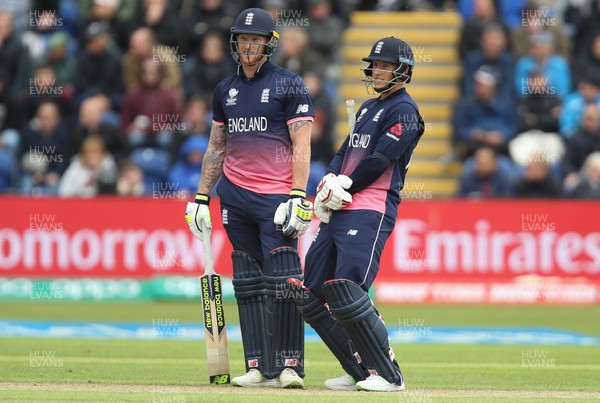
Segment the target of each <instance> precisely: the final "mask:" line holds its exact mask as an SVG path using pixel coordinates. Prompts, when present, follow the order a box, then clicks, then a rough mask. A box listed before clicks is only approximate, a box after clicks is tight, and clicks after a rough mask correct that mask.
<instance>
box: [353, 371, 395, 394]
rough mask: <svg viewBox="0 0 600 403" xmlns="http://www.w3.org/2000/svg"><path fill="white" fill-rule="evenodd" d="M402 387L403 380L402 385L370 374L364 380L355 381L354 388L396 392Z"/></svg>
mask: <svg viewBox="0 0 600 403" xmlns="http://www.w3.org/2000/svg"><path fill="white" fill-rule="evenodd" d="M403 389H404V382H402V385H398V384H397V383H389V382H388V381H386V380H385V378H383V377H381V376H379V375H370V376H369V377H368V378H367V379H365V380H364V381H359V382H356V390H367V391H373V392H396V391H400V390H403Z"/></svg>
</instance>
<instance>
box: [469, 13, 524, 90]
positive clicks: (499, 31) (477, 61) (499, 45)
mask: <svg viewBox="0 0 600 403" xmlns="http://www.w3.org/2000/svg"><path fill="white" fill-rule="evenodd" d="M484 65H485V66H488V68H490V69H493V71H494V74H495V76H496V77H498V80H499V82H498V94H500V95H502V96H505V97H512V95H513V90H512V83H513V81H514V69H515V61H514V59H513V56H512V54H511V53H510V52H509V51H508V50H507V49H506V33H505V31H504V28H503V27H502V26H501V25H498V24H494V23H490V24H487V25H485V27H484V28H483V33H482V35H481V48H480V49H476V50H473V51H471V52H469V53H468V54H467V55H466V60H465V69H464V74H463V79H462V89H463V94H464V95H467V94H472V93H473V75H474V74H475V72H476V71H477V70H479V68H481V67H482V66H484Z"/></svg>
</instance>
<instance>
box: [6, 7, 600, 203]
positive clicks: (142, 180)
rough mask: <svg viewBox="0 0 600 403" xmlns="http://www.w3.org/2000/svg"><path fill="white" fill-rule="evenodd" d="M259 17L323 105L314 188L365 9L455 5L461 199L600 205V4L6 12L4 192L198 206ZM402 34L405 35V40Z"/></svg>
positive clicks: (287, 63)
mask: <svg viewBox="0 0 600 403" xmlns="http://www.w3.org/2000/svg"><path fill="white" fill-rule="evenodd" d="M253 6H259V7H262V8H264V9H266V10H268V11H269V12H271V13H272V15H273V17H274V18H275V20H276V22H277V27H278V28H277V29H278V31H279V33H280V35H281V40H280V46H279V49H278V50H277V52H276V53H275V56H274V62H275V63H276V64H279V65H281V66H283V67H285V68H287V69H290V70H292V71H294V72H297V73H298V74H300V75H301V77H302V78H303V80H304V82H305V83H306V86H307V87H308V89H309V91H310V94H311V98H312V101H313V104H314V106H315V121H314V124H313V130H312V134H313V141H312V147H313V148H312V164H311V180H310V182H309V186H308V190H314V188H315V186H316V181H318V180H319V179H320V178H321V176H322V175H323V173H324V169H325V167H326V165H327V164H328V162H329V161H330V160H331V158H332V156H333V153H334V146H335V140H336V139H335V138H334V133H335V130H334V127H335V121H334V119H335V116H336V113H335V108H334V105H336V104H337V102H338V100H337V93H336V84H337V83H336V80H337V79H338V78H339V71H340V70H339V61H340V57H339V43H340V38H341V35H342V32H343V30H344V29H345V28H346V27H347V26H348V23H349V14H350V13H351V12H352V11H353V10H371V11H410V10H413V9H418V8H428V9H443V8H445V7H448V6H450V7H452V8H456V9H457V10H458V11H459V12H460V13H461V14H462V16H463V19H464V24H463V27H462V32H461V37H460V43H459V48H458V54H459V55H460V59H461V65H462V66H463V76H462V78H461V81H460V83H459V84H460V90H461V97H460V99H459V101H458V102H457V103H456V105H455V110H454V115H453V149H454V152H453V153H452V155H449V156H446V158H445V161H454V160H460V161H461V162H463V165H462V166H463V172H462V175H461V178H460V190H459V196H477V197H511V196H517V197H543V198H548V197H582V198H592V197H600V112H599V108H600V2H598V1H592V0H581V1H573V0H561V1H547V0H537V1H529V2H525V1H524V0H496V1H494V0H457V1H456V2H451V1H438V0H377V1H364V0H353V1H340V0H288V1H284V0H256V1H249V0H228V1H225V0H3V1H2V2H1V3H0V193H15V194H22V195H59V196H64V197H70V196H82V197H88V196H94V195H98V194H119V195H124V196H141V195H152V194H155V193H156V190H159V191H161V193H163V194H164V193H165V192H164V191H165V190H167V191H168V192H171V193H173V194H176V195H177V196H178V197H179V196H183V195H185V194H186V193H193V192H195V190H196V186H197V183H198V179H199V175H200V171H201V164H202V157H203V155H204V151H205V150H206V147H207V144H208V140H207V139H208V135H209V131H210V118H211V109H212V106H211V104H212V91H213V89H214V88H215V86H216V84H217V83H218V82H219V81H221V80H222V79H223V78H225V77H227V76H228V75H230V74H233V73H234V72H235V71H236V68H237V66H236V65H235V63H234V62H233V60H232V58H231V56H230V54H229V28H230V26H231V25H232V23H233V21H234V19H235V17H236V16H237V14H238V13H239V12H240V11H241V10H243V9H245V8H247V7H253ZM400 34H401V29H399V35H400Z"/></svg>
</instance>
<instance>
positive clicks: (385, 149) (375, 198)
mask: <svg viewBox="0 0 600 403" xmlns="http://www.w3.org/2000/svg"><path fill="white" fill-rule="evenodd" d="M423 132H424V123H423V119H422V118H421V115H420V114H419V109H418V106H417V104H416V103H415V101H414V100H413V99H412V98H411V96H410V95H409V94H408V93H407V92H406V89H405V88H401V89H400V90H398V91H396V92H394V93H393V94H391V95H390V96H388V97H387V98H385V99H384V100H381V99H379V98H375V99H370V100H368V101H366V102H365V103H364V104H362V106H361V107H360V109H359V110H358V112H357V114H356V125H355V127H354V133H350V134H349V135H348V137H347V138H346V140H345V142H344V144H343V145H342V147H341V148H340V150H339V151H338V153H337V154H336V156H335V157H334V159H333V161H332V164H331V165H330V170H331V171H333V172H335V173H336V174H343V175H347V176H350V175H351V174H352V172H353V171H354V170H355V169H356V167H357V166H358V165H359V164H360V162H361V160H363V158H365V157H367V156H369V155H370V154H372V153H373V152H374V151H377V152H379V153H381V154H383V155H384V156H385V157H387V158H389V159H390V160H391V161H390V163H389V165H388V167H387V168H386V170H385V171H384V172H383V174H381V176H379V177H378V178H377V179H375V181H374V182H373V183H371V184H370V185H369V186H368V187H367V188H365V189H362V190H360V191H358V192H356V193H354V194H352V203H351V204H350V205H348V206H347V207H345V210H362V209H368V210H375V211H378V212H380V213H384V214H385V213H386V211H387V212H388V213H391V214H393V215H394V216H395V215H396V213H397V207H398V204H399V203H400V191H401V190H402V188H403V187H404V180H405V177H406V171H407V170H408V166H409V165H410V159H411V157H412V154H413V150H414V149H415V147H416V145H417V143H418V141H419V139H420V138H421V136H422V134H423Z"/></svg>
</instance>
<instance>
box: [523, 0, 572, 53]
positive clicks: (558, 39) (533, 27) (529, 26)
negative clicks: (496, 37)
mask: <svg viewBox="0 0 600 403" xmlns="http://www.w3.org/2000/svg"><path fill="white" fill-rule="evenodd" d="M520 22H521V24H520V25H519V26H517V27H515V29H513V30H512V32H511V49H512V51H513V53H514V55H515V58H517V59H520V58H521V57H524V56H527V54H528V52H529V45H528V44H529V43H530V38H531V37H532V36H533V35H537V34H539V33H543V32H545V33H548V34H549V35H551V36H552V42H553V43H554V45H555V51H556V54H557V55H559V56H561V57H563V58H564V59H565V60H570V59H571V40H570V38H569V36H568V35H567V34H566V32H565V28H564V25H563V23H562V21H561V20H560V18H558V17H557V15H556V12H555V11H554V10H553V9H552V8H551V7H548V5H543V4H536V2H535V1H530V2H529V5H528V6H527V8H526V9H525V10H523V14H522V17H521V21H520Z"/></svg>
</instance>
